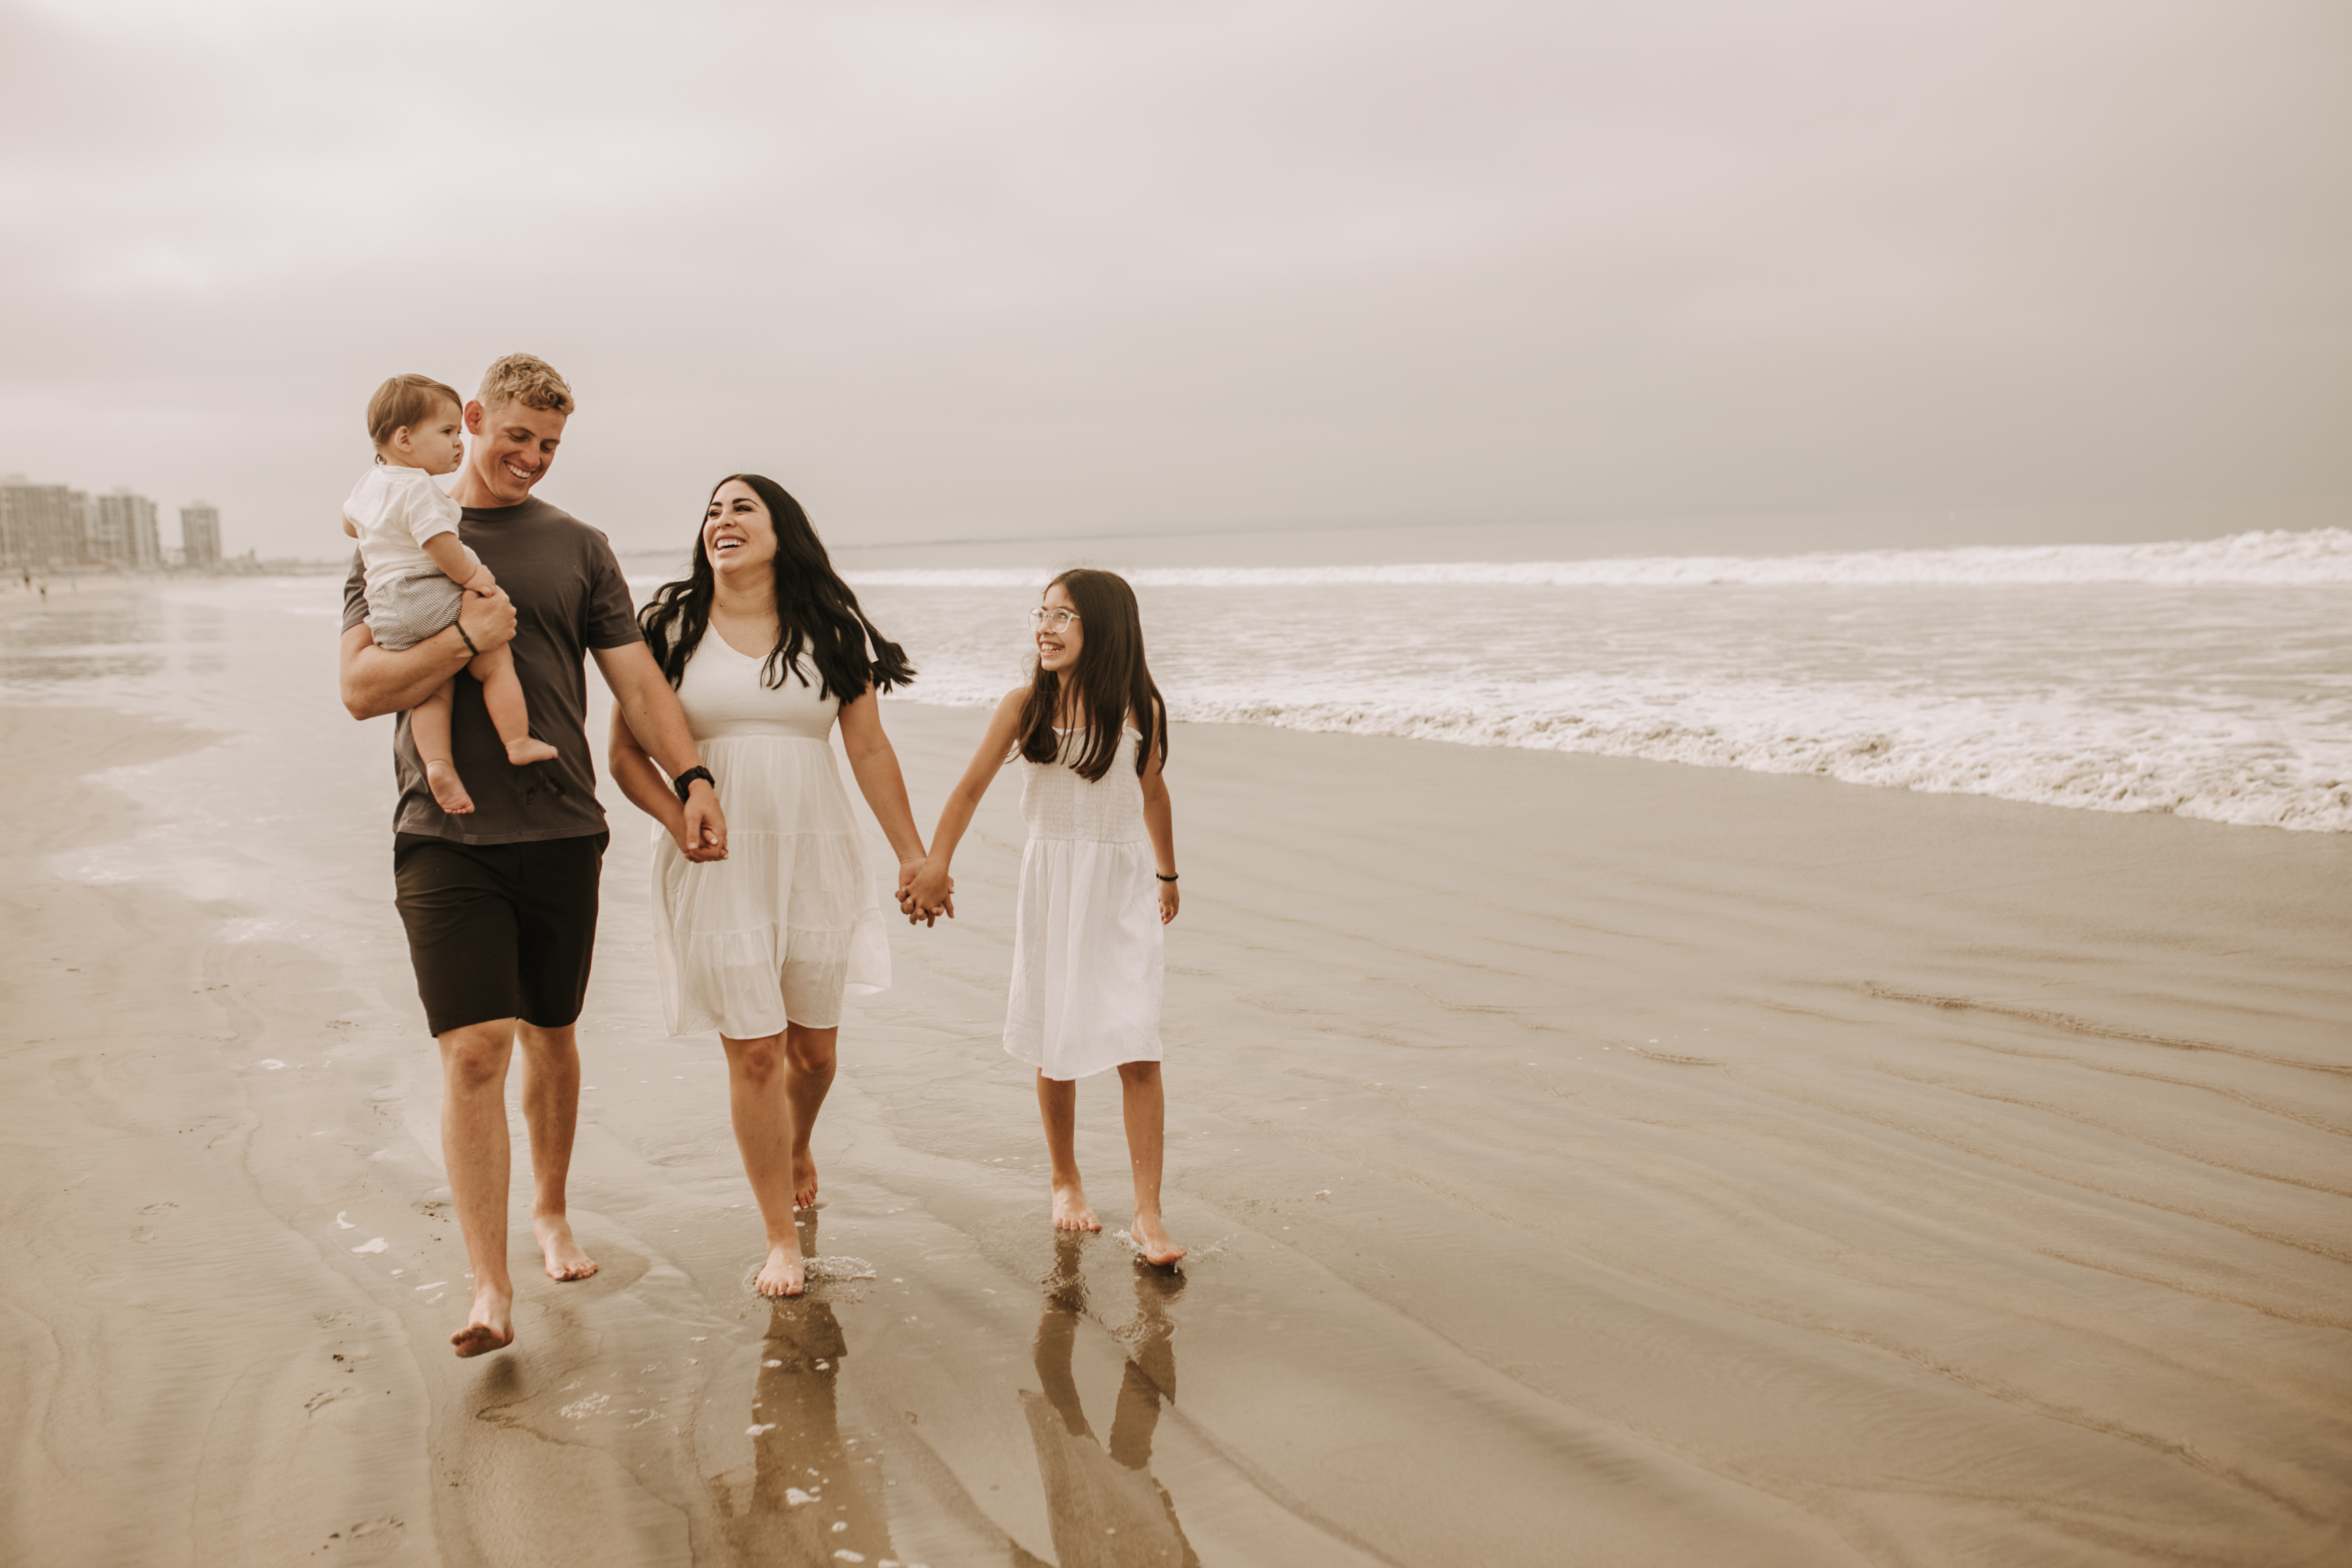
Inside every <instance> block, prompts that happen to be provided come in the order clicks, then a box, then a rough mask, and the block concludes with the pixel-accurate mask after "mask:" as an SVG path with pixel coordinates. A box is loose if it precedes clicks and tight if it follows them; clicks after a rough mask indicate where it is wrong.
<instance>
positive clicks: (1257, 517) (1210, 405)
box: [0, 0, 2352, 556]
mask: <svg viewBox="0 0 2352 1568" xmlns="http://www.w3.org/2000/svg"><path fill="white" fill-rule="evenodd" d="M0 211H5V215H6V216H5V226H0V235H5V238H0V336H5V358H0V416H5V423H0V470H23V471H25V472H26V473H29V474H31V475H32V476H34V477H35V478H37V479H46V480H50V481H60V482H68V483H72V484H75V485H79V486H82V487H85V488H89V489H108V488H111V487H112V486H114V485H117V484H129V485H131V486H134V487H136V488H137V489H141V490H142V491H143V492H144V493H146V494H149V495H152V496H154V497H156V498H158V499H159V500H163V502H165V503H166V505H167V506H169V505H172V504H175V503H177V502H179V501H182V500H187V499H189V498H190V497H193V496H199V495H200V496H203V497H205V498H208V499H210V500H213V501H215V502H216V503H218V504H219V505H220V506H221V508H222V510H223V516H224V530H225V532H226V536H227V537H226V543H227V545H228V547H229V548H230V549H231V550H232V551H241V550H243V549H245V548H248V547H254V546H258V547H259V548H260V549H261V551H262V552H263V553H264V554H281V553H282V554H295V555H313V556H324V555H328V554H331V553H334V552H337V551H338V550H339V549H340V548H341V539H340V535H338V534H337V533H336V531H335V525H334V518H335V510H336V506H337V503H338V502H339V501H340V500H341V497H342V495H343V494H344V492H345V491H346V490H347V489H349V487H350V485H351V483H352V479H354V478H355V477H356V475H357V473H358V472H359V470H360V468H362V466H363V465H364V463H365V462H366V460H367V456H368V450H367V446H366V440H365V436H364V432H363V430H362V408H363V405H364V404H365V402H366V400H367V396H368V394H369V392H370V391H371V390H372V389H373V386H374V384H376V382H377V381H379V380H380V379H381V378H382V377H383V376H384V375H387V374H392V373H394V372H397V371H405V370H416V371H423V372H425V373H426V374H432V375H435V376H437V377H439V378H441V379H443V380H446V381H449V382H452V383H454V384H457V385H458V386H460V387H461V388H467V389H470V388H471V387H472V385H473V384H475V382H476V381H477V380H478V377H479V375H480V374H481V371H482V368H483V366H484V365H485V364H486V363H488V361H489V360H490V359H492V358H493V357H495V356H496V355H497V354H499V353H503V352H506V351H508V350H510V349H518V348H520V349H528V350H530V351H532V352H534V353H540V354H542V355H544V356H546V357H547V358H548V359H550V360H551V361H552V362H553V363H555V364H556V365H557V367H558V368H559V369H561V370H562V372H563V373H564V374H566V375H567V376H568V377H570V379H571V380H572V384H573V386H574V387H575V389H576V390H577V391H578V393H579V395H580V398H581V410H580V413H579V414H578V415H577V416H575V417H574V419H573V420H572V426H571V431H570V434H569V437H568V438H567V440H566V443H565V446H564V450H563V454H562V458H560V460H559V463H558V466H557V468H556V470H555V472H554V474H553V475H552V476H551V479H549V480H548V481H547V483H546V484H545V485H544V486H543V487H542V491H541V493H543V494H545V495H547V496H549V497H550V498H551V499H553V500H557V501H559V502H560V503H562V504H564V505H567V506H569V507H570V508H572V510H575V511H577V512H579V513H580V514H582V515H583V516H584V517H586V518H587V519H588V520H589V521H592V522H593V523H595V524H597V525H598V526H600V527H603V528H604V529H605V530H606V531H608V532H610V533H611V534H612V535H613V536H614V540H615V542H618V543H620V544H621V545H623V547H625V548H629V547H640V546H647V545H660V544H668V543H672V542H677V541H679V540H681V539H682V538H684V537H686V536H687V535H688V534H690V531H691V530H692V528H693V526H694V520H695V518H696V517H697V515H698V511H699V507H700V503H701V500H702V497H703V495H704V494H705V493H707V491H708V489H709V484H710V482H711V481H712V480H713V479H716V478H717V477H718V476H719V474H721V473H724V472H726V471H728V470H730V469H734V468H757V469H762V470H764V471H766V472H769V473H771V474H773V475H775V476H776V477H777V478H778V479H782V480H783V482H784V483H786V484H787V485H788V486H790V487H791V488H792V489H794V490H795V491H797V492H799V493H800V494H801V495H802V497H803V500H805V501H806V502H807V503H808V504H809V506H810V508H811V510H812V511H813V513H814V514H815V516H816V517H817V520H818V522H819V525H820V527H821V528H823V529H824V531H826V533H827V534H828V536H829V537H834V538H836V539H839V540H841V541H842V542H852V541H855V540H862V539H923V538H931V537H961V536H985V535H1026V534H1036V533H1041V532H1066V531H1084V530H1091V529H1103V530H1112V531H1123V530H1128V529H1134V528H1142V527H1148V526H1168V527H1231V526H1234V525H1236V524H1246V523H1253V522H1259V521H1265V522H1277V521H1292V520H1308V521H1348V520H1355V519H1361V520H1364V521H1392V520H1396V519H1402V518H1430V519H1437V518H1449V517H1462V518H1465V519H1480V520H1497V519H1528V520H1541V519H1547V518H1552V517H1559V518H1563V519H1568V518H1579V517H1591V516H1595V515H1610V514H1614V513H1623V512H1641V513H1671V512H1703V511H1723V510H1730V511H1758V510H1778V509H1807V510H1822V509H1846V508H1851V509H1858V510H1868V509H1873V508H1883V507H1913V508H1916V507H1922V506H1935V507H1943V506H1952V507H1960V508H1967V507H1971V506H1989V505H1999V504H2014V503H2020V502H2035V501H2121V502H2141V501H2146V502H2150V503H2154V502H2162V501H2173V500H2180V499H2183V498H2189V499H2201V500H2212V499H2220V500H2248V501H2250V502H2259V501H2260V500H2262V499H2263V498H2271V497H2289V496H2300V497H2306V498H2307V497H2310V496H2314V495H2323V496H2324V495H2335V496H2347V495H2352V7H2347V5H2343V4H2342V3H2341V0H2316V3H2313V4H2271V3H2267V0H2233V3H2222V0H2213V3H2210V4H2205V5H2179V4H2168V3H2165V0H2084V3H2068V0H1964V3H1957V4H1904V3H1900V0H1851V3H1845V4H1817V3H1811V0H1802V3H1801V0H1719V3H1716V4H1686V3H1674V0H1666V3H1657V0H1644V3H1643V4H1642V5H1616V4H1612V5H1597V4H1590V5H1578V4H1568V3H1564V0H1527V3H1523V4H1514V5H1481V4H1475V3H1468V4H1465V3H1463V0H1445V3H1444V4H1440V3H1438V0H1423V3H1422V4H1416V5H1384V4H1379V3H1376V0H1341V3H1331V4H1306V3H1290V0H1247V3H1244V4H1219V3H1195V4H1191V5H1173V4H1159V5H1143V4H1134V3H1118V0H1093V3H1080V0H1061V3H1057V4H1021V3H1013V0H1003V3H999V0H951V3H945V4H938V5H917V4H898V3H892V0H879V3H875V0H866V3H858V4H845V3H838V0H837V3H835V4H827V5H791V4H742V5H726V4H687V3H677V0H672V3H667V4H664V5H658V6H655V5H628V6H621V5H594V4H582V3H579V0H562V3H560V4H538V5H519V4H500V3H498V0H468V3H467V4H462V5H443V4H439V3H437V0H408V3H406V4H403V5H396V6H385V5H355V4H353V5H342V4H330V3H327V0H194V3H187V4H177V3H164V0H45V3H38V4H26V3H22V0H0ZM2249 515H2250V517H2254V518H2255V520H2256V521H2259V519H2258V516H2256V515H2255V514H2254V513H2250V514H2249ZM166 516H167V519H168V517H169V513H168V512H167V513H166ZM163 532H164V536H165V539H166V541H167V542H169V541H170V540H172V539H173V536H174V535H173V525H172V524H171V523H170V522H169V521H166V523H165V525H164V529H163Z"/></svg>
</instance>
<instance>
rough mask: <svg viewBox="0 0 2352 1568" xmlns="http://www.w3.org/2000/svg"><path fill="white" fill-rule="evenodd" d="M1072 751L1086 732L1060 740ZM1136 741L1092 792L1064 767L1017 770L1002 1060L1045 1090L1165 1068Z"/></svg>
mask: <svg viewBox="0 0 2352 1568" xmlns="http://www.w3.org/2000/svg"><path fill="white" fill-rule="evenodd" d="M1062 733H1063V735H1064V736H1065V740H1064V749H1065V752H1069V751H1070V750H1072V749H1074V747H1075V746H1076V744H1082V743H1083V740H1084V732H1083V731H1062ZM1137 741H1138V737H1137V735H1136V733H1135V731H1132V730H1129V731H1124V732H1123V733H1122V734H1121V735H1120V736H1119V742H1118V755H1117V756H1115V757H1113V758H1112V759H1111V764H1110V771H1109V772H1108V773H1105V774H1103V776H1102V779H1101V781H1100V782H1099V783H1097V784H1088V783H1087V781H1086V779H1085V778H1083V777H1081V776H1080V775H1079V773H1078V771H1077V770H1076V768H1073V767H1071V766H1070V765H1069V764H1068V763H1033V762H1030V761H1028V760H1027V759H1026V758H1024V759H1022V762H1021V769H1022V780H1021V816H1022V818H1023V820H1024V821H1025V822H1027V823H1028V825H1029V842H1028V844H1027V846H1026V847H1024V848H1023V850H1022V851H1021V883H1020V893H1019V897H1018V899H1017V900H1016V902H1015V904H1014V912H1013V995H1012V999H1011V1001H1010V1003H1009V1004H1008V1005H1007V1006H1006V1008H1005V1016H1004V1049H1005V1050H1006V1052H1007V1053H1008V1054H1010V1055H1012V1056H1015V1057H1018V1058H1020V1059H1021V1060H1023V1061H1024V1062H1027V1063H1028V1064H1029V1065H1030V1066H1032V1067H1034V1068H1036V1069H1037V1070H1038V1071H1040V1072H1042V1073H1044V1074H1045V1076H1046V1077H1047V1078H1051V1079H1074V1078H1085V1077H1087V1075H1089V1074H1091V1073H1098V1072H1101V1071H1102V1070H1103V1069H1104V1068H1114V1067H1117V1066H1118V1064H1119V1063H1121V1062H1156V1061H1158V1060H1159V1059H1160V986H1161V984H1162V980H1163V976H1164V968H1163V965H1164V963H1165V958H1164V954H1165V952H1166V942H1167V938H1166V934H1165V932H1164V931H1162V930H1161V928H1160V884H1159V882H1158V881H1157V880H1156V879H1155V878H1154V875H1153V865H1152V858H1151V837H1150V834H1149V833H1147V832H1146V831H1145V829H1144V826H1143V784H1142V781H1141V780H1139V779H1138V778H1137V777H1136V773H1135V748H1136V744H1137Z"/></svg>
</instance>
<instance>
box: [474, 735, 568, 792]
mask: <svg viewBox="0 0 2352 1568" xmlns="http://www.w3.org/2000/svg"><path fill="white" fill-rule="evenodd" d="M562 754H563V753H562V752H559V751H557V750H556V749H555V748H554V747H553V746H551V745H549V744H548V743H547V742H544V741H542V740H541V739H540V738H539V737H538V736H536V735H525V736H523V737H522V738H521V739H520V740H514V741H509V742H507V761H509V762H510V763H513V764H514V765H515V766H517V767H519V768H522V767H529V766H530V764H531V763H551V762H553V761H554V760H555V759H556V758H558V757H560V756H562ZM467 809H468V810H470V809H472V808H471V807H468V808H467Z"/></svg>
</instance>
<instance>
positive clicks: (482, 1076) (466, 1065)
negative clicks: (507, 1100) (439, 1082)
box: [441, 1018, 514, 1089]
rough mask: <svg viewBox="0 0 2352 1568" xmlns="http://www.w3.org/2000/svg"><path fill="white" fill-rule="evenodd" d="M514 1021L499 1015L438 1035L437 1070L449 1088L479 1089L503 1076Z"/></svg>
mask: <svg viewBox="0 0 2352 1568" xmlns="http://www.w3.org/2000/svg"><path fill="white" fill-rule="evenodd" d="M513 1042H514V1020H513V1019H511V1018H499V1019H495V1020H493V1021H492V1022H489V1023H487V1024H468V1025H467V1026H465V1027H464V1028H461V1029H452V1030H450V1031H449V1032H448V1033H447V1034H446V1035H443V1036H442V1037H441V1070H442V1074H443V1077H444V1078H445V1079H446V1080H447V1082H448V1084H449V1087H450V1088H452V1089H483V1088H486V1087H488V1086H490V1085H494V1084H499V1083H502V1082H504V1081H505V1079H506V1073H507V1058H508V1056H509V1053H510V1052H511V1050H512V1049H513Z"/></svg>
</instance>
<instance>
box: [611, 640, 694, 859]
mask: <svg viewBox="0 0 2352 1568" xmlns="http://www.w3.org/2000/svg"><path fill="white" fill-rule="evenodd" d="M589 651H590V652H591V653H593V655H594V656H595V658H596V668H597V670H598V671H599V672H600V673H602V674H603V676H604V684H605V685H606V686H609V687H611V688H612V689H613V737H614V739H613V744H612V746H611V748H610V761H611V763H612V764H613V775H614V778H615V779H620V778H621V757H622V753H621V736H622V735H623V734H624V733H626V735H627V736H628V742H629V749H630V750H631V751H632V752H635V753H636V755H637V757H638V758H639V759H640V760H641V761H642V762H643V763H644V764H645V766H646V768H647V769H650V770H654V773H653V782H655V783H656V784H659V785H660V786H661V788H662V790H664V791H665V792H667V794H668V795H669V798H670V801H671V803H672V805H674V806H675V807H676V809H677V814H678V821H677V823H676V824H673V823H672V822H671V820H670V817H669V816H668V814H667V812H664V811H659V810H656V808H655V806H654V805H650V804H648V802H649V800H650V798H651V797H650V796H649V795H640V794H639V793H638V792H637V790H635V789H632V788H630V787H629V784H627V782H626V781H625V780H623V781H622V784H621V790H622V793H623V794H625V795H627V796H628V797H629V798H630V799H631V800H632V801H634V802H635V803H636V805H637V809H638V810H640V811H643V812H646V814H647V815H649V816H655V817H657V818H658V819H659V820H660V821H661V823H662V826H665V827H668V828H669V830H670V837H673V838H675V839H677V847H679V848H680V849H683V850H684V851H686V858H688V859H689V860H724V859H726V858H727V817H726V815H725V814H724V813H723V812H721V811H720V810H719V792H718V791H717V790H716V789H714V788H712V787H711V785H710V783H709V781H708V780H706V779H697V780H695V781H694V783H692V784H689V785H688V786H687V790H688V794H687V797H686V801H685V803H684V804H683V805H677V789H676V787H675V786H674V785H673V784H671V782H670V781H671V780H673V779H675V778H677V775H678V774H680V773H687V772H688V771H690V770H692V769H694V768H697V767H699V766H701V764H702V753H701V752H698V751H697V750H696V749H695V745H694V731H692V730H691V729H689V728H688V726H687V722H686V710H685V709H683V708H681V707H679V706H678V701H677V692H675V691H673V690H671V689H670V684H669V680H668V679H667V677H666V676H664V675H663V674H662V670H661V666H660V665H658V664H656V663H655V662H654V656H653V650H652V649H650V648H648V647H646V645H645V644H643V643H641V642H633V643H623V644H621V645H620V646H618V647H600V648H592V649H590V650H589ZM638 783H639V784H640V786H643V785H644V784H645V783H646V781H645V779H644V778H643V777H642V776H640V778H639V780H638Z"/></svg>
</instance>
